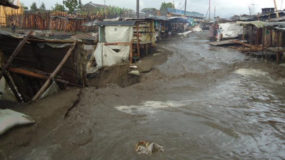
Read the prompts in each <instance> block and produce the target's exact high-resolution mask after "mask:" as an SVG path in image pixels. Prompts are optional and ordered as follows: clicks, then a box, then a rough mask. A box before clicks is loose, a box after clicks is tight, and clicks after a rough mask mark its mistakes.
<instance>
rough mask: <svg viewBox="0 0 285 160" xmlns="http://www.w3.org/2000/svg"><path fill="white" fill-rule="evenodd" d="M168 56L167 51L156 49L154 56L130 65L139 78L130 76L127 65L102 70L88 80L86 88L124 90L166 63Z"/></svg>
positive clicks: (128, 65) (129, 69) (168, 52)
mask: <svg viewBox="0 0 285 160" xmlns="http://www.w3.org/2000/svg"><path fill="white" fill-rule="evenodd" d="M170 54H171V52H170V51H169V50H167V49H163V48H158V49H157V50H156V52H154V54H152V55H150V56H147V57H144V58H142V59H141V60H140V61H138V62H136V63H134V64H132V65H133V66H137V68H138V69H137V70H138V71H139V72H140V76H137V75H132V74H130V71H131V70H132V69H131V68H130V64H129V63H126V64H121V65H117V66H112V67H106V68H103V69H101V70H100V72H99V73H97V74H96V75H93V76H92V78H89V81H88V86H89V87H95V88H105V87H108V86H110V85H118V86H120V87H123V88H124V87H128V86H131V85H134V84H136V83H139V82H140V81H141V79H142V77H143V74H145V73H148V72H151V71H152V70H153V69H154V67H155V66H157V65H160V64H162V63H164V62H165V61H167V56H168V55H170Z"/></svg>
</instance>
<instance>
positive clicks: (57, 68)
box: [32, 41, 76, 101]
mask: <svg viewBox="0 0 285 160" xmlns="http://www.w3.org/2000/svg"><path fill="white" fill-rule="evenodd" d="M75 46H76V41H75V42H74V43H73V45H72V46H71V47H70V48H69V50H68V51H67V53H66V54H65V56H64V57H63V59H62V60H61V62H60V63H59V64H58V66H57V67H56V69H55V70H54V71H53V72H52V74H51V75H50V76H49V78H48V79H47V80H46V82H45V83H44V85H43V86H42V87H41V89H40V90H39V91H38V92H37V94H36V95H35V96H34V97H33V99H32V101H36V100H37V99H38V98H39V97H40V96H41V95H42V94H43V92H44V91H45V90H46V89H47V88H48V86H49V84H50V82H51V80H52V79H54V77H55V76H56V75H57V74H58V72H59V71H60V70H61V68H62V67H63V65H64V64H65V62H66V61H67V60H68V58H69V57H70V56H71V54H72V52H73V50H74V49H75Z"/></svg>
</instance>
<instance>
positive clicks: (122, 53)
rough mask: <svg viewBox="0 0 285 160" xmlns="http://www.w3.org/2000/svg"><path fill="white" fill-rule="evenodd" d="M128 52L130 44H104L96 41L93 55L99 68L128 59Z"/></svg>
mask: <svg viewBox="0 0 285 160" xmlns="http://www.w3.org/2000/svg"><path fill="white" fill-rule="evenodd" d="M129 54H130V46H119V45H116V46H115V45H113V46H105V45H104V43H98V45H97V48H96V51H95V55H94V56H95V59H96V63H97V68H98V69H99V68H101V67H103V66H113V65H116V64H120V63H122V62H125V61H128V59H129Z"/></svg>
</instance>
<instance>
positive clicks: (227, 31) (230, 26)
mask: <svg viewBox="0 0 285 160" xmlns="http://www.w3.org/2000/svg"><path fill="white" fill-rule="evenodd" d="M219 28H220V32H221V34H223V38H236V37H238V36H239V35H242V33H243V27H242V26H240V25H239V24H236V23H220V24H219Z"/></svg>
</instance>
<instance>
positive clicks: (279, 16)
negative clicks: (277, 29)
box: [273, 0, 280, 18]
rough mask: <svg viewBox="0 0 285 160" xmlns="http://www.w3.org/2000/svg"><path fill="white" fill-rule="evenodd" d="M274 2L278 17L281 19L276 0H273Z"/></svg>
mask: <svg viewBox="0 0 285 160" xmlns="http://www.w3.org/2000/svg"><path fill="white" fill-rule="evenodd" d="M273 1H274V6H275V12H276V17H277V18H279V17H280V16H279V12H278V8H277V3H276V0H273Z"/></svg>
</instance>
